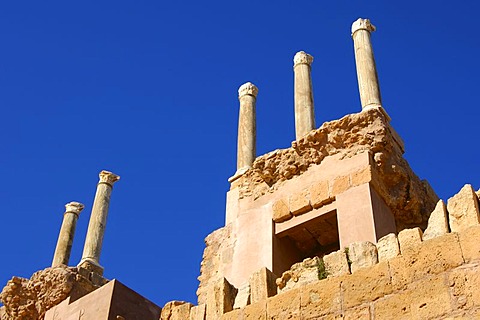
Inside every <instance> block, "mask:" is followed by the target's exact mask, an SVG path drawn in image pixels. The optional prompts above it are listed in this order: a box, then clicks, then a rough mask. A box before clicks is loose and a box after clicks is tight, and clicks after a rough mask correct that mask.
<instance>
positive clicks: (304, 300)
mask: <svg viewBox="0 0 480 320" xmlns="http://www.w3.org/2000/svg"><path fill="white" fill-rule="evenodd" d="M340 283H341V282H340V281H339V279H338V278H329V279H325V280H322V281H317V282H314V283H311V284H308V285H305V286H303V287H301V288H300V312H301V319H318V318H320V317H321V316H323V315H326V314H329V313H335V312H340V310H341V306H342V305H341V304H342V298H341V289H340V288H341V287H340Z"/></svg>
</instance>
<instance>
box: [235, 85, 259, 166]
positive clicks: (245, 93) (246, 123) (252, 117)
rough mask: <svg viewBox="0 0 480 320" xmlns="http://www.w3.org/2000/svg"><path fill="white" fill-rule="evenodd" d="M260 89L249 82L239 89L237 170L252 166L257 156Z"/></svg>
mask: <svg viewBox="0 0 480 320" xmlns="http://www.w3.org/2000/svg"><path fill="white" fill-rule="evenodd" d="M257 93H258V89H257V87H256V86H255V85H254V84H252V83H250V82H247V83H245V84H244V85H242V86H241V87H240V88H239V90H238V99H239V101H240V111H239V117H238V144H237V172H238V170H240V169H243V168H248V167H251V166H252V164H253V161H254V160H255V157H256V139H257V129H256V112H255V104H256V99H257V98H256V97H257Z"/></svg>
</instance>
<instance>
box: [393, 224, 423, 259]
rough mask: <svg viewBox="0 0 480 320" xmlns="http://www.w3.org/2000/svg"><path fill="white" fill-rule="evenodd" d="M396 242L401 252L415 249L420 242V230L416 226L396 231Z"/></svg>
mask: <svg viewBox="0 0 480 320" xmlns="http://www.w3.org/2000/svg"><path fill="white" fill-rule="evenodd" d="M398 242H399V243H400V252H401V253H402V254H404V253H407V252H409V251H412V250H415V249H416V248H417V247H418V246H419V245H420V244H421V243H422V230H421V229H420V228H418V227H417V228H411V229H404V230H402V231H400V232H399V233H398Z"/></svg>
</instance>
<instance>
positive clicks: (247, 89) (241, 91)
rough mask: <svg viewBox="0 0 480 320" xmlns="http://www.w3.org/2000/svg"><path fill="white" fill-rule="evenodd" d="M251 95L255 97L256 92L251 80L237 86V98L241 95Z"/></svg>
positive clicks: (256, 89)
mask: <svg viewBox="0 0 480 320" xmlns="http://www.w3.org/2000/svg"><path fill="white" fill-rule="evenodd" d="M247 94H248V95H251V96H254V97H255V98H256V97H257V94H258V88H257V86H255V85H254V84H253V83H251V82H247V83H244V84H242V85H241V86H240V88H238V98H241V97H243V96H244V95H247Z"/></svg>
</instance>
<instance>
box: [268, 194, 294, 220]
mask: <svg viewBox="0 0 480 320" xmlns="http://www.w3.org/2000/svg"><path fill="white" fill-rule="evenodd" d="M272 210H273V221H275V222H283V221H286V220H288V219H290V218H291V217H292V214H291V213H290V209H289V208H288V204H287V203H286V201H285V200H283V199H279V200H277V201H275V203H274V204H273V206H272Z"/></svg>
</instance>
